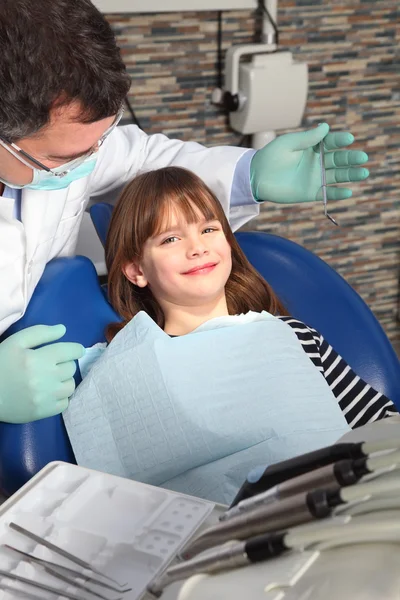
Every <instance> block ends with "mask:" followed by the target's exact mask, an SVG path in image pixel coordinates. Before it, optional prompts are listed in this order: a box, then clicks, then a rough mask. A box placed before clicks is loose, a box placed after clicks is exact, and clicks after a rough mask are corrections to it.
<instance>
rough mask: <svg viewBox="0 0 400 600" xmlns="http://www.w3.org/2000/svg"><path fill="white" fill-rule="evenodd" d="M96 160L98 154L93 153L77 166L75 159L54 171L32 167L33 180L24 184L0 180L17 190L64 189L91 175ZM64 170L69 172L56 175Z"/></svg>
mask: <svg viewBox="0 0 400 600" xmlns="http://www.w3.org/2000/svg"><path fill="white" fill-rule="evenodd" d="M96 161H97V156H96V155H95V154H93V155H92V156H90V157H89V158H88V159H87V160H85V162H83V163H81V164H80V165H79V166H77V167H75V168H74V167H73V163H74V162H75V161H74V160H72V161H70V162H68V163H66V164H65V165H61V166H60V167H57V168H55V169H52V171H42V170H41V169H35V168H32V171H33V178H32V181H31V182H30V183H27V184H24V185H16V184H14V183H9V182H8V181H6V180H5V179H1V178H0V181H1V182H2V183H4V185H6V186H7V187H10V188H14V189H17V190H21V189H30V190H62V189H64V188H66V187H68V186H69V185H70V184H71V183H72V182H73V181H76V180H77V179H82V177H87V176H88V175H90V173H92V171H93V169H94V168H95V166H96ZM64 171H67V173H66V174H65V175H64V176H63V177H58V176H57V175H55V173H63V172H64Z"/></svg>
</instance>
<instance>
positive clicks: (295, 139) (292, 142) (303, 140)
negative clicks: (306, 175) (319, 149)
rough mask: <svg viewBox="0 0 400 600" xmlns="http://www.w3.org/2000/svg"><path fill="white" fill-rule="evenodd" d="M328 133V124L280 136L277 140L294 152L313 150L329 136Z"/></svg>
mask: <svg viewBox="0 0 400 600" xmlns="http://www.w3.org/2000/svg"><path fill="white" fill-rule="evenodd" d="M328 131H329V125H328V123H321V124H320V125H318V127H316V128H315V129H309V130H307V131H299V132H296V133H286V134H285V135H282V136H280V138H277V140H278V141H280V140H281V141H282V143H285V145H286V147H287V148H288V149H290V150H292V151H293V150H306V149H307V148H313V147H314V146H315V145H316V144H319V142H320V141H321V140H323V139H324V137H325V136H326V135H327V134H328Z"/></svg>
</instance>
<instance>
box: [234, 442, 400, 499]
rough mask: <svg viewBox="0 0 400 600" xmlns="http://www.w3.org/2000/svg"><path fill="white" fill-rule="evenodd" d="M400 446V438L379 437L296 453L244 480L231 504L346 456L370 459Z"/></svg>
mask: <svg viewBox="0 0 400 600" xmlns="http://www.w3.org/2000/svg"><path fill="white" fill-rule="evenodd" d="M399 447H400V438H394V439H389V440H377V441H375V442H356V443H354V442H353V443H350V442H348V443H339V444H333V445H332V446H327V447H325V448H320V449H318V450H314V451H313V452H307V453H306V454H301V455H300V456H295V457H293V458H290V459H288V460H284V461H281V462H279V463H276V464H273V465H270V466H268V467H267V468H266V469H264V470H263V471H262V472H261V474H259V473H257V475H256V476H255V477H251V478H250V477H248V478H247V479H246V481H245V482H244V483H243V485H242V487H241V488H240V490H239V492H238V493H237V495H236V497H235V499H234V500H233V502H232V504H231V507H232V506H235V505H236V504H238V503H239V502H241V501H242V500H245V499H246V498H250V497H251V496H255V495H256V494H260V493H261V492H265V491H266V490H269V489H270V488H272V487H274V486H275V485H278V484H280V483H282V482H283V481H286V480H288V479H291V478H293V477H297V476H298V475H303V474H304V473H308V472H309V471H312V470H314V469H318V468H320V467H324V466H326V465H329V464H332V463H335V462H337V461H339V460H344V459H357V458H366V457H368V456H369V455H370V454H372V453H374V452H379V451H382V450H394V449H397V448H399Z"/></svg>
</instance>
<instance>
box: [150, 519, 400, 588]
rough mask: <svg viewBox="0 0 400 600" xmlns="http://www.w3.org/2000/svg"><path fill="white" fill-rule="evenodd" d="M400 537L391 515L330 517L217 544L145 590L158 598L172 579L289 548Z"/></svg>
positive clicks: (262, 558) (263, 557) (399, 526)
mask: <svg viewBox="0 0 400 600" xmlns="http://www.w3.org/2000/svg"><path fill="white" fill-rule="evenodd" d="M399 538H400V521H399V519H398V517H397V518H395V517H394V516H393V514H383V515H379V516H378V517H377V518H374V519H371V518H368V519H365V518H362V517H351V516H346V517H344V518H343V517H333V518H332V519H331V520H330V521H322V522H318V523H313V524H309V525H303V526H300V527H296V528H294V529H288V530H286V531H281V532H273V533H269V534H265V535H259V536H255V537H250V538H249V539H247V540H245V541H242V542H237V541H234V542H231V543H230V544H225V545H223V546H218V547H217V548H214V549H213V550H211V551H209V552H207V553H205V554H204V555H202V556H199V557H196V558H193V559H191V560H188V561H186V562H183V563H181V564H178V565H175V566H173V567H170V568H169V569H167V571H166V572H165V573H164V574H162V575H161V576H160V577H158V578H156V579H155V580H154V581H153V582H152V583H151V584H150V585H149V586H148V592H149V593H150V594H152V595H153V596H154V597H156V598H159V597H160V596H161V595H162V592H163V590H164V589H165V588H166V587H167V586H168V585H169V584H171V583H173V582H175V581H180V580H182V579H187V578H188V577H192V576H193V575H196V574H198V573H203V574H212V573H217V572H220V571H225V570H228V569H234V568H239V567H242V566H246V565H248V564H250V563H256V562H262V561H265V560H269V559H271V558H275V557H278V556H280V555H281V554H283V553H285V552H287V551H290V550H292V551H302V550H307V549H313V550H315V551H317V552H318V551H319V550H323V549H325V548H333V547H335V546H336V545H345V544H357V543H360V542H366V543H374V542H389V541H390V542H394V541H398V540H399Z"/></svg>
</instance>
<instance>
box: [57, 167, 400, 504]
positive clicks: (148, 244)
mask: <svg viewBox="0 0 400 600" xmlns="http://www.w3.org/2000/svg"><path fill="white" fill-rule="evenodd" d="M106 260H107V267H108V273H109V278H108V286H109V287H108V290H109V298H110V301H111V303H112V305H113V307H114V309H115V310H116V312H117V313H118V314H119V315H121V317H122V322H120V323H115V324H112V325H110V326H109V328H108V331H107V336H108V341H110V342H111V343H110V344H109V346H108V347H107V349H106V350H105V351H104V353H103V354H102V356H101V357H100V359H99V360H98V361H97V362H96V363H95V365H94V366H93V368H92V370H91V371H90V373H89V374H88V376H87V377H86V378H85V379H84V380H83V382H82V384H81V385H80V386H79V387H78V389H77V391H76V393H75V395H74V397H73V398H72V400H71V403H70V407H69V409H68V411H67V412H66V413H64V420H65V422H66V426H67V430H68V434H69V437H70V440H71V443H72V447H73V450H74V452H75V457H76V459H77V462H78V464H82V465H83V466H86V467H89V468H93V469H97V470H101V471H108V472H111V473H114V474H117V475H121V476H124V477H130V478H132V479H136V480H139V481H144V482H146V483H150V484H153V485H160V486H164V487H167V488H170V489H173V490H176V491H179V492H184V493H188V494H191V495H195V496H201V497H204V498H207V499H210V500H214V501H220V502H226V503H229V502H230V501H231V500H232V499H233V497H234V496H235V495H236V493H237V490H238V489H239V487H240V485H241V484H242V482H243V480H244V478H245V476H246V475H247V473H248V472H249V471H250V470H251V469H252V468H254V467H255V466H256V465H259V464H271V463H273V462H277V461H280V460H284V459H286V458H290V457H293V456H294V455H298V454H301V453H303V452H307V451H310V450H314V449H316V448H319V447H321V446H326V445H328V444H330V443H334V442H335V441H337V440H338V439H339V438H340V437H341V435H343V433H345V432H346V431H347V430H348V429H349V426H350V427H356V426H359V425H363V424H365V423H368V422H370V421H374V420H376V419H380V418H382V417H385V416H388V415H391V414H393V413H395V412H396V410H395V408H394V406H393V404H392V403H391V402H390V400H388V399H387V398H386V397H385V396H383V395H382V394H380V393H379V392H376V391H375V390H373V389H371V388H370V386H369V385H367V384H366V383H365V382H363V381H361V380H360V379H359V378H358V377H357V376H356V374H355V373H354V372H353V371H352V370H351V369H350V367H349V366H348V365H346V363H345V362H344V361H343V359H342V358H340V357H339V356H338V355H337V354H336V352H335V351H334V350H333V349H332V348H331V347H330V346H329V344H328V343H327V342H326V341H325V340H324V339H323V337H322V336H321V335H320V334H319V333H318V332H317V331H315V330H314V329H312V328H309V327H307V325H305V324H304V323H301V322H300V321H298V320H296V319H294V318H292V317H290V316H286V315H285V308H284V307H283V306H282V303H281V302H280V301H279V299H278V298H277V297H276V295H275V293H274V292H273V290H272V289H271V287H270V286H269V285H268V283H266V282H265V281H264V279H263V278H262V277H261V276H260V275H259V273H258V272H257V271H256V270H255V269H254V268H253V267H252V266H251V265H250V264H249V262H248V261H247V259H246V257H245V256H244V254H243V252H242V251H241V249H240V247H239V246H238V243H237V242H236V239H235V237H234V235H233V233H232V231H231V229H230V227H229V224H228V221H227V219H226V217H225V215H224V212H223V210H222V208H221V205H220V203H219V202H218V200H217V199H216V198H215V196H214V195H213V194H212V192H211V191H210V190H209V189H208V188H207V187H206V186H205V184H204V183H203V182H202V181H201V180H200V179H199V178H198V177H197V176H196V175H194V174H193V173H191V172H189V171H187V170H184V169H182V168H177V167H167V168H164V169H159V170H156V171H152V172H148V173H144V174H142V175H140V176H138V177H137V178H136V179H134V180H133V181H132V182H131V183H129V185H128V186H127V187H126V188H125V190H124V191H123V193H122V196H121V198H120V199H119V201H118V203H117V205H116V207H115V209H114V212H113V216H112V220H111V224H110V228H109V234H108V239H107V244H106ZM335 397H336V398H335Z"/></svg>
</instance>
